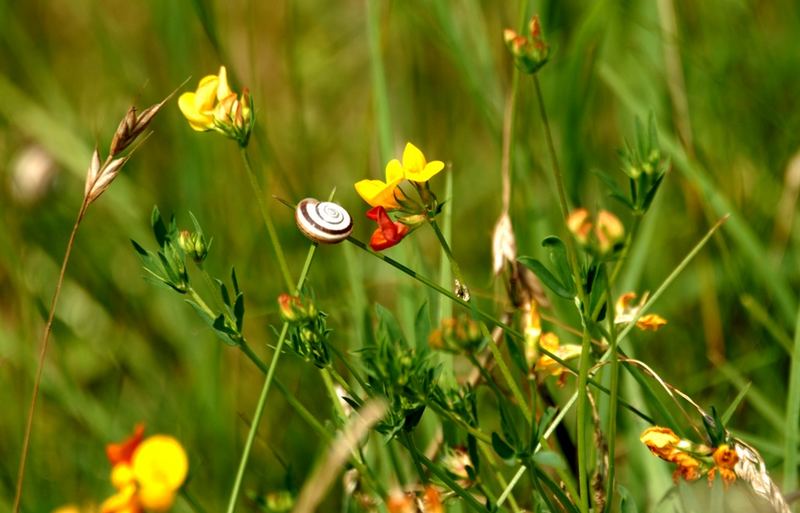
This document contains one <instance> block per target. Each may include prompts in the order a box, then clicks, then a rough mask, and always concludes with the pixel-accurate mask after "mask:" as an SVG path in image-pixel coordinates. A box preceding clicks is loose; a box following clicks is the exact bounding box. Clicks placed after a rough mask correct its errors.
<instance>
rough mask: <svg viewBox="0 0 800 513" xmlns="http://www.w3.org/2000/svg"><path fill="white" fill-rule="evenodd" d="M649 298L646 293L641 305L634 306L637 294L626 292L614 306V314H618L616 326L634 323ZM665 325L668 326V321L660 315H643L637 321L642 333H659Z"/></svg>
mask: <svg viewBox="0 0 800 513" xmlns="http://www.w3.org/2000/svg"><path fill="white" fill-rule="evenodd" d="M647 296H648V293H647V292H645V293H644V294H643V295H642V297H641V299H640V300H639V303H638V304H634V300H635V299H636V293H635V292H626V293H625V294H622V295H621V296H620V297H619V299H617V303H616V304H615V305H614V312H615V314H616V316H615V317H614V322H615V323H616V324H628V323H630V322H631V321H633V319H635V318H636V316H637V315H639V312H640V311H641V310H642V308H643V307H644V305H645V303H647ZM665 324H667V320H666V319H664V318H663V317H661V316H660V315H658V314H647V315H643V316H641V317H639V319H638V320H637V321H636V327H637V328H639V329H640V330H642V331H647V330H650V331H657V330H658V329H659V328H661V326H664V325H665Z"/></svg>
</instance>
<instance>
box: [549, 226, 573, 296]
mask: <svg viewBox="0 0 800 513" xmlns="http://www.w3.org/2000/svg"><path fill="white" fill-rule="evenodd" d="M542 247H544V248H545V249H546V250H547V253H548V256H549V257H550V262H551V263H552V264H553V268H554V270H555V273H556V276H558V280H559V281H560V282H561V283H562V284H563V285H564V287H565V288H566V289H567V290H569V292H570V296H571V297H574V296H575V293H576V292H577V291H576V290H575V283H574V282H573V280H572V270H571V269H570V267H569V259H568V258H567V247H566V246H565V245H564V242H563V241H562V240H561V239H559V238H558V237H556V236H553V235H551V236H550V237H545V239H544V240H543V241H542Z"/></svg>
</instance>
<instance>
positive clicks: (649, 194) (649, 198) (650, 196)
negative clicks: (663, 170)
mask: <svg viewBox="0 0 800 513" xmlns="http://www.w3.org/2000/svg"><path fill="white" fill-rule="evenodd" d="M665 176H667V175H666V174H662V175H661V176H659V177H658V178H656V181H655V182H653V186H652V187H650V190H649V191H647V194H646V195H645V197H644V201H642V209H643V210H647V209H648V208H650V204H651V203H653V199H654V198H655V197H656V192H658V188H659V186H660V185H661V182H663V181H664V177H665Z"/></svg>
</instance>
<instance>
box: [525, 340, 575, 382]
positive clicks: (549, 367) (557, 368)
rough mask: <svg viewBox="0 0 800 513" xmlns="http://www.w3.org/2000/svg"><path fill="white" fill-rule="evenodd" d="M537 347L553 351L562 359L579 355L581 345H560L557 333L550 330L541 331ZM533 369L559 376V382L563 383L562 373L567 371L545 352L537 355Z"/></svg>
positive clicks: (563, 376) (564, 376)
mask: <svg viewBox="0 0 800 513" xmlns="http://www.w3.org/2000/svg"><path fill="white" fill-rule="evenodd" d="M539 348H541V349H544V350H546V351H549V352H551V353H553V354H554V355H556V356H557V357H559V358H560V359H561V360H564V361H566V360H571V359H573V358H578V357H579V356H580V355H581V346H579V345H577V344H564V345H561V343H560V342H559V340H558V335H556V334H555V333H550V332H547V333H543V334H542V336H541V338H539ZM535 369H536V370H537V371H541V372H542V373H545V374H549V375H550V376H556V377H557V378H559V380H560V381H559V383H560V384H563V383H564V381H563V380H564V379H565V378H566V374H564V373H565V372H567V368H566V367H564V366H563V365H561V364H560V363H558V362H557V361H556V360H554V359H553V358H551V357H550V356H548V355H546V354H543V355H542V356H541V357H539V360H538V361H537V362H536V367H535Z"/></svg>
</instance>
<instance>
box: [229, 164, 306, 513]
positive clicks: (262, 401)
mask: <svg viewBox="0 0 800 513" xmlns="http://www.w3.org/2000/svg"><path fill="white" fill-rule="evenodd" d="M242 154H243V155H246V153H244V152H243V153H242ZM276 248H277V246H276ZM316 249H317V245H316V244H312V245H311V247H310V248H308V255H307V256H306V262H305V264H304V265H303V271H302V272H301V273H300V278H299V279H298V280H297V286H296V287H295V295H299V294H300V291H301V290H302V288H303V284H304V283H305V281H306V277H307V276H308V270H309V268H310V267H311V261H312V260H313V259H314V252H315V251H316ZM288 331H289V323H287V322H284V323H283V328H282V329H281V333H280V336H279V337H278V344H277V346H276V347H275V353H274V354H273V355H272V361H271V362H270V365H269V369H267V375H266V377H265V379H264V386H263V388H262V389H261V396H260V397H259V398H258V404H257V405H256V411H255V412H254V414H253V422H252V424H251V425H250V432H249V433H248V434H247V441H246V442H245V445H244V449H243V450H242V457H241V461H240V462H239V468H238V470H237V471H236V479H235V480H234V482H233V490H231V496H230V499H229V501H228V508H227V510H226V511H227V513H233V512H234V511H235V510H236V499H237V498H238V496H239V490H240V488H241V486H242V479H243V478H244V471H245V468H246V467H247V460H248V459H249V457H250V451H251V450H252V448H253V441H254V440H255V438H256V432H257V431H258V425H259V423H260V422H261V416H262V415H263V414H264V406H265V405H266V403H267V394H268V393H269V389H270V385H272V377H273V376H274V375H275V369H276V368H277V366H278V360H279V359H280V356H281V350H282V349H283V343H284V342H285V341H286V334H287V333H288Z"/></svg>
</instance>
